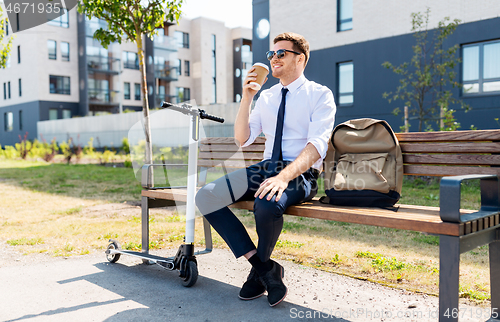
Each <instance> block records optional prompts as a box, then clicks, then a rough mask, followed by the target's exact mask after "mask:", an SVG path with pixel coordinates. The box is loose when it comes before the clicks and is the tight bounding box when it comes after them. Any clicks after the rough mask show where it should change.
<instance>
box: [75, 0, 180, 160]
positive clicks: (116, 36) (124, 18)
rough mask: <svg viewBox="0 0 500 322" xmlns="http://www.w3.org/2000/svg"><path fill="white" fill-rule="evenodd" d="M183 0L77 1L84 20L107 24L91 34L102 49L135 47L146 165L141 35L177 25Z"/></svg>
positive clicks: (145, 94)
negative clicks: (116, 45) (124, 43)
mask: <svg viewBox="0 0 500 322" xmlns="http://www.w3.org/2000/svg"><path fill="white" fill-rule="evenodd" d="M182 1H183V0H169V1H166V0H142V1H141V0H124V1H118V0H80V2H79V4H78V11H79V12H80V13H82V14H84V15H85V16H86V17H87V18H89V19H90V18H92V17H95V18H99V19H101V20H104V21H106V22H107V23H108V28H107V29H103V28H99V29H98V30H96V31H95V33H94V39H96V40H98V41H99V42H100V43H101V44H102V46H103V47H104V48H107V47H108V46H109V45H110V44H111V43H112V42H118V43H120V44H121V43H122V41H131V42H134V43H135V44H136V45H137V55H138V58H139V69H140V71H141V89H142V94H143V103H142V109H143V114H144V132H145V137H146V145H147V147H146V160H145V161H146V163H151V162H152V145H151V129H150V122H149V107H148V105H149V104H148V88H147V83H146V64H145V59H144V44H143V36H147V37H150V38H152V37H153V36H154V35H155V34H157V31H156V30H157V29H158V28H161V27H163V26H164V23H165V22H166V21H170V22H174V21H175V22H177V21H178V20H179V18H180V15H181V4H182Z"/></svg>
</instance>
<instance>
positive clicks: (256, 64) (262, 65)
mask: <svg viewBox="0 0 500 322" xmlns="http://www.w3.org/2000/svg"><path fill="white" fill-rule="evenodd" d="M253 65H254V66H260V67H264V68H265V69H267V71H269V67H267V65H266V64H263V63H255V64H253Z"/></svg>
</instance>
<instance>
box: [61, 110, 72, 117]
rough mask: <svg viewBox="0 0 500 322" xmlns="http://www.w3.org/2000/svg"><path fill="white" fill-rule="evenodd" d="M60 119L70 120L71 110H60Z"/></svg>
mask: <svg viewBox="0 0 500 322" xmlns="http://www.w3.org/2000/svg"><path fill="white" fill-rule="evenodd" d="M62 113H63V114H62V118H63V119H70V118H71V110H68V109H64V110H62Z"/></svg>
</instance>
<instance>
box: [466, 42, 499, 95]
mask: <svg viewBox="0 0 500 322" xmlns="http://www.w3.org/2000/svg"><path fill="white" fill-rule="evenodd" d="M462 55H463V64H462V83H463V84H464V90H463V91H464V95H469V94H485V93H490V92H500V40H495V41H489V42H484V43H479V44H473V45H467V46H463V48H462Z"/></svg>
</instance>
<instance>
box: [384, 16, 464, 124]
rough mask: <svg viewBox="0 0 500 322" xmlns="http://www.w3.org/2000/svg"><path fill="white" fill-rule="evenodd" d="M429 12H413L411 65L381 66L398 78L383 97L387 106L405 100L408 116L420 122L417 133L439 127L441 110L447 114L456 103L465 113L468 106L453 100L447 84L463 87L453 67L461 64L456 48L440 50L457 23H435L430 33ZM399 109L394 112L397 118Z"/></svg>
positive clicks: (445, 19)
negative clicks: (435, 124) (434, 27)
mask: <svg viewBox="0 0 500 322" xmlns="http://www.w3.org/2000/svg"><path fill="white" fill-rule="evenodd" d="M429 15H430V9H429V8H427V11H426V12H425V13H424V14H422V13H420V12H417V13H412V15H411V16H412V29H411V30H412V32H414V36H415V40H416V44H415V45H414V46H412V48H413V57H412V59H411V61H410V62H405V63H403V64H401V65H399V66H395V65H393V64H392V63H390V62H384V63H383V64H382V66H384V67H385V68H387V69H390V70H392V71H393V72H394V73H396V74H398V75H400V76H401V79H400V80H399V85H398V86H397V88H396V91H395V92H385V93H384V94H383V97H384V98H386V99H387V100H388V101H389V103H390V102H391V101H395V100H402V101H404V104H405V106H408V108H409V114H410V115H414V116H415V118H416V119H418V121H419V128H418V130H419V131H422V128H423V126H424V125H426V127H427V129H429V128H432V125H431V123H434V122H436V121H437V123H438V125H439V121H440V118H441V117H440V115H441V110H442V111H443V112H444V114H445V115H446V111H449V110H450V105H452V104H459V105H460V106H461V108H463V109H465V110H466V111H468V110H469V109H470V107H469V105H467V104H465V103H464V102H463V101H461V100H458V99H455V98H453V97H452V92H451V89H450V85H451V86H452V87H458V88H462V87H463V86H462V84H460V83H458V82H457V81H456V80H455V78H456V77H457V75H456V72H455V68H456V66H458V65H459V63H460V62H461V59H460V58H459V57H457V55H456V53H457V50H458V48H459V47H458V45H454V46H452V47H449V48H443V47H444V46H443V45H444V42H445V40H446V38H448V37H449V36H450V35H451V34H453V32H454V31H455V30H456V28H457V26H458V25H459V23H460V20H458V19H455V20H453V21H451V20H450V18H449V17H446V18H444V19H443V20H441V21H440V22H439V23H438V28H437V29H436V30H429ZM400 112H401V109H400V108H396V109H394V111H393V113H394V114H396V115H398V114H399V113H400Z"/></svg>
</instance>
